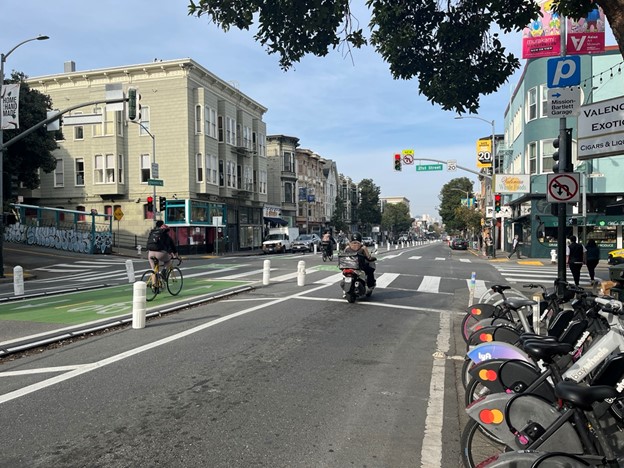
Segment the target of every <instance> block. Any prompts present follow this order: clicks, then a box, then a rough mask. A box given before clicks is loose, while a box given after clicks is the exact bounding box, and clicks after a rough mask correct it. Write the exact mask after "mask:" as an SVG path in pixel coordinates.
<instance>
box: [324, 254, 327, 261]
mask: <svg viewBox="0 0 624 468" xmlns="http://www.w3.org/2000/svg"><path fill="white" fill-rule="evenodd" d="M323 261H324V262H326V261H327V254H326V253H325V252H323Z"/></svg>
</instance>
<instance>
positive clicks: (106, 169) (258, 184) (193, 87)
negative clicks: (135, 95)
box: [20, 59, 296, 253]
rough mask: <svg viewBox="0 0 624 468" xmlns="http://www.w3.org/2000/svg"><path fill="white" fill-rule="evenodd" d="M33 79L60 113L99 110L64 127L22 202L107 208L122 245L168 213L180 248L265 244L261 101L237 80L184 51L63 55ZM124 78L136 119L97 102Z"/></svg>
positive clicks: (265, 183)
mask: <svg viewBox="0 0 624 468" xmlns="http://www.w3.org/2000/svg"><path fill="white" fill-rule="evenodd" d="M28 83H29V85H30V86H31V87H32V88H33V89H37V90H38V91H40V92H42V93H44V94H47V95H49V96H50V97H51V99H52V101H53V105H54V107H55V108H57V109H60V110H63V109H67V108H69V107H72V106H74V105H77V104H80V103H93V102H97V103H95V104H90V105H87V106H84V107H81V108H79V109H76V110H74V111H73V112H71V115H74V116H75V115H77V114H82V115H88V114H101V116H102V117H101V120H100V121H99V123H96V124H84V125H71V126H63V127H62V131H63V140H62V141H59V142H58V144H59V149H58V150H56V151H55V153H54V154H55V156H56V158H57V167H56V170H55V171H54V172H53V173H50V174H41V185H40V187H39V188H37V189H36V190H24V189H21V191H20V195H21V196H22V197H23V200H24V204H31V205H37V206H47V207H52V208H63V209H69V210H77V211H85V212H87V213H89V212H92V210H95V211H96V212H97V213H99V214H107V215H111V216H114V217H115V219H116V221H115V222H114V228H113V234H114V235H116V236H117V237H118V238H117V241H118V242H119V241H120V240H121V242H124V241H125V242H127V243H130V244H131V243H132V242H133V241H131V240H130V239H134V237H135V236H137V237H138V239H139V241H140V240H141V239H142V238H144V237H145V236H146V235H147V232H148V231H149V229H150V228H151V227H152V226H153V224H154V220H155V219H164V220H165V222H166V223H167V224H168V225H170V226H171V227H172V228H173V229H172V231H175V237H176V241H177V243H178V245H179V246H180V251H181V252H182V253H185V252H188V253H202V252H218V253H219V252H223V251H232V250H239V249H247V248H254V247H258V246H260V245H261V243H262V235H263V228H264V227H265V224H266V222H265V219H264V214H265V213H264V212H263V209H264V208H265V205H266V204H267V199H268V166H267V157H266V156H267V153H266V134H267V131H266V125H265V122H263V120H262V119H263V115H264V114H265V112H266V111H267V108H266V107H264V106H263V105H261V104H260V103H258V102H256V101H255V100H253V99H252V98H250V97H248V96H247V95H245V94H244V93H242V92H241V91H240V90H239V89H237V87H236V86H234V85H232V84H231V83H228V82H226V81H224V80H222V79H220V78H219V77H217V76H215V75H214V74H213V73H211V72H210V71H208V70H207V69H206V68H204V67H203V66H201V65H200V64H198V63H197V62H195V61H193V60H191V59H180V60H168V61H155V62H152V63H145V64H137V65H129V66H123V67H114V68H105V69H97V70H84V71H79V70H76V67H75V65H74V64H73V62H68V63H66V64H65V71H64V73H60V74H54V75H47V76H39V77H34V78H30V79H29V80H28ZM129 87H135V88H137V89H138V91H139V93H140V96H141V98H140V106H141V108H140V114H141V117H140V122H139V123H136V122H129V121H128V120H127V117H126V114H125V111H124V110H123V107H124V106H121V107H120V106H119V105H115V104H106V103H105V102H103V101H104V100H105V99H106V96H107V88H108V89H109V91H110V90H111V89H115V88H116V89H117V90H120V91H123V92H124V93H126V92H127V90H128V88H129ZM293 153H294V152H293ZM293 159H294V155H293ZM293 163H294V161H293ZM293 179H294V180H293V185H294V182H296V178H293ZM161 183H162V185H159V184H161ZM148 197H152V198H153V200H152V202H153V207H154V211H149V210H148ZM160 197H165V198H166V201H165V200H163V201H164V203H163V210H162V212H160V204H161V203H160ZM293 202H294V199H293ZM120 214H121V216H119V215H120ZM293 214H294V206H293Z"/></svg>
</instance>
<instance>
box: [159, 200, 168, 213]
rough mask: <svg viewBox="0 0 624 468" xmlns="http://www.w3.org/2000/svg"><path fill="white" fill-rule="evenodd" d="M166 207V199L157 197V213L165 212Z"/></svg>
mask: <svg viewBox="0 0 624 468" xmlns="http://www.w3.org/2000/svg"><path fill="white" fill-rule="evenodd" d="M166 207H167V198H166V197H158V211H160V212H161V213H162V212H164V211H165V208H166Z"/></svg>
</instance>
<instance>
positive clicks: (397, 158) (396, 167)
mask: <svg viewBox="0 0 624 468" xmlns="http://www.w3.org/2000/svg"><path fill="white" fill-rule="evenodd" d="M401 169H402V168H401V155H400V154H395V155H394V170H395V171H400V170H401Z"/></svg>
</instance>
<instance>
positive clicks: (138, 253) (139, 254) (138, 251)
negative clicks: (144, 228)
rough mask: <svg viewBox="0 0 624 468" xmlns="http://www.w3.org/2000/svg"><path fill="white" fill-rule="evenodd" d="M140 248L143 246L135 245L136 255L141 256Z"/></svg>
mask: <svg viewBox="0 0 624 468" xmlns="http://www.w3.org/2000/svg"><path fill="white" fill-rule="evenodd" d="M142 248H143V247H141V246H140V245H137V246H136V249H137V255H138V256H139V257H141V249H142Z"/></svg>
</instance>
